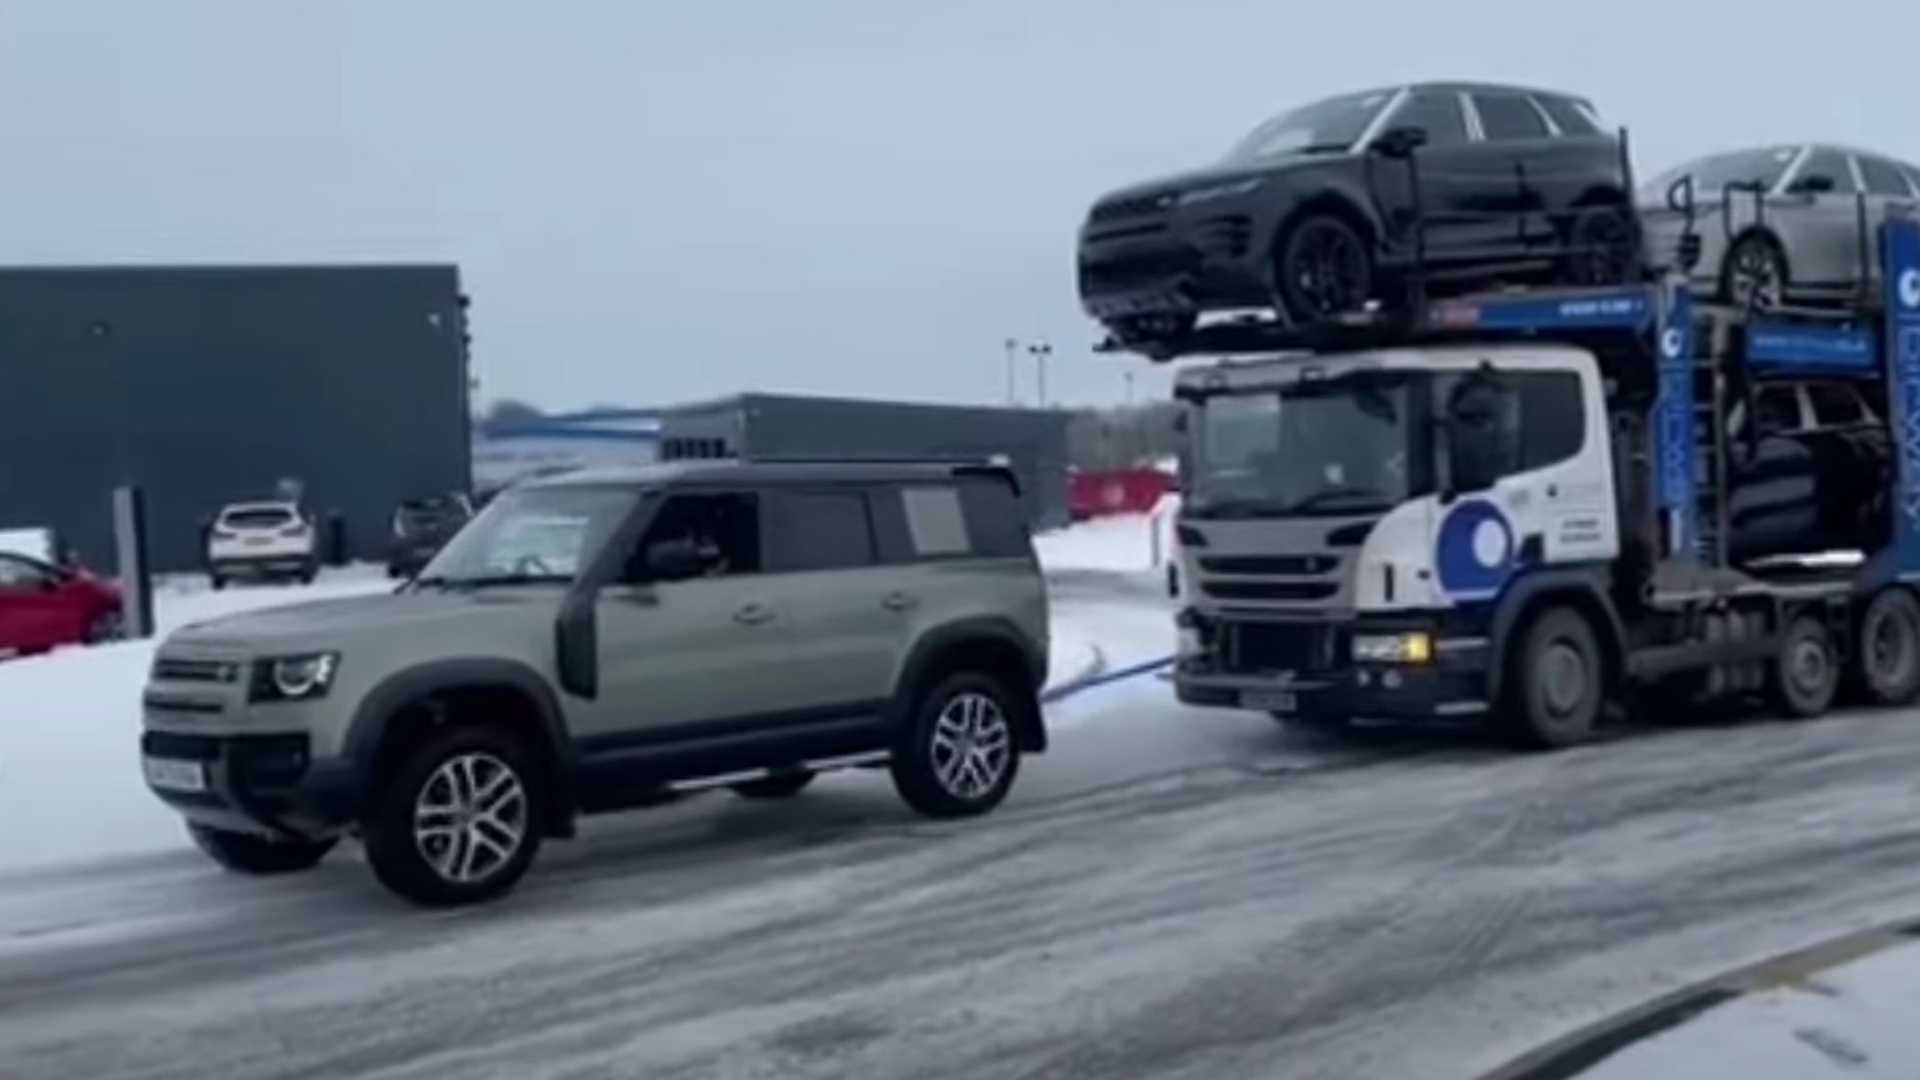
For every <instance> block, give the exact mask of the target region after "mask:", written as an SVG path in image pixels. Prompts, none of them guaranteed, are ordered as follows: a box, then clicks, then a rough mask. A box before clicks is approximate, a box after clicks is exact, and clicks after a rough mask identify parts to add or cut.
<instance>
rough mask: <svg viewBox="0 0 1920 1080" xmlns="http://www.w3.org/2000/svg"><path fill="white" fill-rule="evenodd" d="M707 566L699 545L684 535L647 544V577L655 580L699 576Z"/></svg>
mask: <svg viewBox="0 0 1920 1080" xmlns="http://www.w3.org/2000/svg"><path fill="white" fill-rule="evenodd" d="M706 568H707V560H706V559H705V558H704V557H703V556H702V555H701V554H700V548H699V545H697V544H695V543H694V542H693V541H692V540H690V539H687V538H684V537H682V538H681V539H678V540H661V541H658V542H656V543H652V544H648V545H647V556H646V569H647V577H648V578H649V579H650V580H653V581H684V580H686V579H687V578H691V577H699V576H700V574H701V573H702V572H703V571H705V570H706Z"/></svg>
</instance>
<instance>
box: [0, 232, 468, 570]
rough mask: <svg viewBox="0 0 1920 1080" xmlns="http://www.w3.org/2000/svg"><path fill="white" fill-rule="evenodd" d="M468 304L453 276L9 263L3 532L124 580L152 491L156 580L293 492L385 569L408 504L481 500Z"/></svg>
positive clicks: (347, 269)
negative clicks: (260, 502) (401, 510)
mask: <svg viewBox="0 0 1920 1080" xmlns="http://www.w3.org/2000/svg"><path fill="white" fill-rule="evenodd" d="M464 308H465V301H464V298H463V297H462V296H461V293H460V282H459V275H458V271H457V270H456V269H455V268H454V267H452V266H325V267H322V266H313V267H306V266H300V267H293V266H287V267H279V266H275V267H206V268H200V267H178V268H175V267H168V268H160V267H154V268H73V269H5V270H0V528H9V527H34V526H40V527H50V528H53V529H55V530H56V531H57V532H58V534H59V535H60V536H61V537H62V539H63V540H64V541H65V542H66V543H67V544H69V545H71V546H72V547H73V548H74V549H75V550H76V551H77V552H78V554H79V555H80V557H81V558H82V559H83V560H85V561H87V562H88V563H90V564H92V565H95V566H98V567H103V568H109V569H110V568H111V567H112V566H113V550H114V547H113V535H112V524H111V510H110V503H111V498H110V493H111V490H112V489H113V488H114V487H115V486H116V485H118V484H122V483H128V482H131V483H136V484H139V485H141V486H142V487H143V488H144V489H145V491H146V499H147V522H148V537H149V544H150V558H151V562H152V565H153V567H154V568H155V569H157V570H178V569H186V568H193V567H197V566H199V565H200V562H201V556H202V550H201V536H200V528H201V523H202V522H203V521H204V520H205V519H206V518H208V517H209V516H210V515H212V514H213V513H214V512H215V511H217V510H218V509H219V508H220V506H221V505H222V504H223V503H226V502H229V501H234V500H238V499H244V498H249V497H273V495H274V494H275V492H276V489H278V488H280V487H282V486H283V485H286V484H288V483H289V482H291V483H293V484H297V485H298V487H299V489H300V490H301V492H302V494H303V498H304V501H305V502H306V503H307V505H308V507H309V508H310V509H312V510H313V511H315V512H316V513H317V514H319V515H327V514H329V513H332V512H337V513H338V514H339V515H340V516H341V517H342V518H343V519H344V522H345V530H346V538H347V544H348V548H349V552H350V553H351V554H354V555H369V556H370V555H372V554H374V553H375V552H377V551H378V550H379V545H380V544H381V542H382V541H383V539H384V536H385V532H386V529H387V528H388V522H389V520H390V517H391V513H392V510H393V506H394V503H395V502H396V501H397V500H399V499H401V498H403V497H407V496H414V495H420V494H425V493H429V492H440V491H452V490H460V491H464V490H467V488H468V487H469V481H470V476H469V469H470V465H469V446H468V410H467V386H468V383H467V359H466V357H467V351H466V318H465V310H464Z"/></svg>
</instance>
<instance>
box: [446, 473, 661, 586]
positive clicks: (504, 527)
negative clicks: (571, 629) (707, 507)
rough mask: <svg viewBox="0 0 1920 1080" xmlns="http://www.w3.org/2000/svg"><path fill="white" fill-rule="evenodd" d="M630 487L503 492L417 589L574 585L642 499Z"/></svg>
mask: <svg viewBox="0 0 1920 1080" xmlns="http://www.w3.org/2000/svg"><path fill="white" fill-rule="evenodd" d="M640 495H641V492H640V491H639V490H637V489H634V488H626V487H600V486H587V485H580V486H578V487H572V486H565V487H559V486H556V487H524V488H514V489H511V490H508V491H504V492H501V493H500V495H499V496H497V497H496V498H495V499H494V500H493V501H492V502H490V503H488V504H487V508H486V509H485V510H482V511H481V512H480V513H479V515H478V516H476V517H475V518H474V519H473V521H471V522H469V523H468V524H467V527H466V528H464V529H461V530H460V532H459V533H458V534H457V535H456V536H454V538H453V539H452V540H451V541H449V542H448V543H447V546H446V547H444V548H442V549H441V551H440V554H438V555H436V556H434V558H433V561H432V562H430V563H428V564H427V567H426V569H425V570H423V571H422V572H421V574H420V577H419V578H418V579H417V583H418V584H421V585H426V586H441V587H459V586H482V585H517V584H533V583H540V582H567V581H572V580H573V578H574V575H576V574H578V573H579V572H580V570H581V568H582V567H584V566H585V565H586V564H587V562H588V561H589V560H591V559H592V558H593V555H594V553H595V552H597V551H599V550H600V548H601V546H602V545H603V544H605V543H606V542H607V539H608V538H609V537H610V536H612V535H613V531H614V529H616V528H618V527H619V525H620V522H621V521H622V520H623V519H624V518H625V517H626V516H627V513H628V512H629V511H631V510H632V509H633V507H634V504H635V503H636V502H638V501H639V499H640Z"/></svg>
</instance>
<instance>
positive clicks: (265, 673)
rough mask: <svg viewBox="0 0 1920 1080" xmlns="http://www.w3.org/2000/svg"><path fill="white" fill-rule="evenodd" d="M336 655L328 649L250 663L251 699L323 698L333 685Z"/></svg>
mask: <svg viewBox="0 0 1920 1080" xmlns="http://www.w3.org/2000/svg"><path fill="white" fill-rule="evenodd" d="M339 666H340V654H339V653H332V652H322V653H301V654H300V655H298V656H275V657H269V658H267V659H265V660H259V661H256V662H255V663H254V669H253V695H252V697H253V700H255V701H306V700H310V699H313V698H318V697H325V696H326V693H327V688H328V687H330V686H332V685H333V673H334V671H335V670H337V669H338V668H339Z"/></svg>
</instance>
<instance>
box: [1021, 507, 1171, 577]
mask: <svg viewBox="0 0 1920 1080" xmlns="http://www.w3.org/2000/svg"><path fill="white" fill-rule="evenodd" d="M1033 546H1034V549H1035V550H1036V551H1038V552H1039V554H1040V564H1041V565H1042V566H1045V567H1046V568H1047V569H1048V570H1112V571H1120V572H1137V573H1145V572H1146V571H1149V570H1153V569H1156V568H1157V567H1158V566H1159V565H1160V564H1159V563H1158V562H1156V561H1155V555H1156V550H1157V549H1156V548H1155V545H1154V540H1153V519H1152V518H1151V516H1150V515H1147V514H1119V515H1116V516H1114V517H1102V518H1094V519H1092V520H1090V521H1083V522H1080V523H1078V524H1076V525H1072V526H1069V527H1068V528H1065V529H1059V530H1057V531H1054V532H1049V533H1041V534H1040V535H1039V536H1036V537H1034V538H1033Z"/></svg>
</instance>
